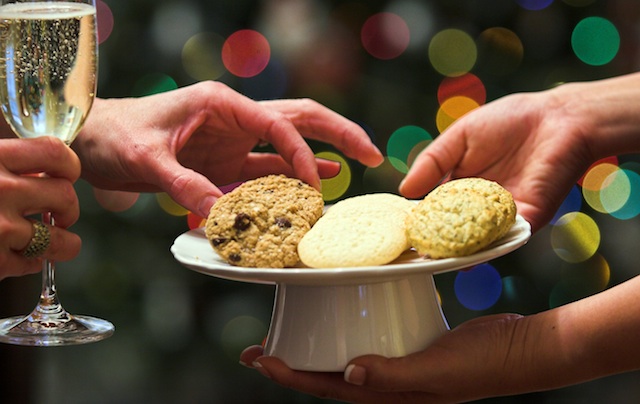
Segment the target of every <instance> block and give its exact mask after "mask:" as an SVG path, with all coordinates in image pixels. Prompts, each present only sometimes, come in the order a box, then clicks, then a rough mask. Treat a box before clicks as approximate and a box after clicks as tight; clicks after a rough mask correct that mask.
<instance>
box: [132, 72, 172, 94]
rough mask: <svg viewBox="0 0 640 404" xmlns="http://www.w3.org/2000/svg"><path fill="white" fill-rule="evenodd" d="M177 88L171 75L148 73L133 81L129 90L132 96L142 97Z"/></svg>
mask: <svg viewBox="0 0 640 404" xmlns="http://www.w3.org/2000/svg"><path fill="white" fill-rule="evenodd" d="M177 88H178V84H177V83H176V81H175V80H174V79H173V78H172V77H171V76H167V75H166V74H163V73H150V74H147V75H145V76H143V77H141V78H139V79H138V80H137V81H136V82H135V84H134V86H133V89H132V90H131V95H133V96H134V97H143V96H147V95H153V94H159V93H164V92H167V91H171V90H175V89H177Z"/></svg>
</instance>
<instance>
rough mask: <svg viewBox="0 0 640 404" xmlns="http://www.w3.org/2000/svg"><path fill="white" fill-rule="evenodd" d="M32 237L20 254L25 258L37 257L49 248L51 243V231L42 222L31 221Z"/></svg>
mask: <svg viewBox="0 0 640 404" xmlns="http://www.w3.org/2000/svg"><path fill="white" fill-rule="evenodd" d="M32 224H33V230H34V231H33V237H31V241H29V244H27V246H26V247H25V249H24V250H22V255H23V256H24V257H26V258H38V257H40V256H41V255H42V254H44V252H45V251H47V248H49V245H50V244H51V231H50V230H49V228H48V227H47V226H46V225H45V224H44V223H42V222H32Z"/></svg>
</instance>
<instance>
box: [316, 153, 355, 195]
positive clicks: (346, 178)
mask: <svg viewBox="0 0 640 404" xmlns="http://www.w3.org/2000/svg"><path fill="white" fill-rule="evenodd" d="M316 157H317V158H320V159H325V160H331V161H337V162H339V163H340V172H339V173H338V175H336V176H335V177H333V178H326V179H322V180H320V181H321V183H322V199H324V200H325V201H327V202H328V201H334V200H336V199H338V198H340V197H341V196H342V195H344V194H345V192H347V190H348V189H349V186H350V185H351V167H349V163H348V162H347V160H345V158H344V157H342V156H341V155H339V154H337V153H333V152H320V153H317V154H316Z"/></svg>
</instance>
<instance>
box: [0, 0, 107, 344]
mask: <svg viewBox="0 0 640 404" xmlns="http://www.w3.org/2000/svg"><path fill="white" fill-rule="evenodd" d="M96 36H97V32H96V10H95V4H94V0H66V1H55V0H44V1H41V0H26V1H25V0H2V5H1V6H0V52H1V53H0V106H1V108H2V112H3V115H4V117H5V119H6V120H7V122H8V123H9V125H10V126H11V128H12V129H13V131H14V132H15V133H16V134H17V135H18V136H19V137H23V138H32V137H40V136H54V137H57V138H59V139H61V140H62V141H63V142H65V143H66V144H67V145H69V144H71V142H72V141H73V139H74V138H75V137H76V135H77V134H78V132H79V131H80V128H81V127H82V125H83V123H84V121H85V119H86V118H87V115H88V114H89V111H90V109H91V105H92V104H93V100H94V98H95V89H96V70H97V39H96ZM42 218H43V222H45V223H47V224H49V225H50V226H54V225H55V220H54V217H53V215H51V214H50V213H48V212H45V213H43V215H42ZM33 226H34V236H33V238H32V240H31V243H30V245H29V246H28V247H27V249H25V250H24V254H25V256H26V257H37V256H38V255H40V254H41V253H42V251H43V250H45V249H46V248H47V247H48V244H49V242H50V239H49V237H50V230H49V227H48V226H46V225H45V224H43V223H41V222H38V221H34V222H33ZM54 272H55V269H54V265H53V262H50V261H47V260H45V261H44V263H43V283H42V293H41V296H40V300H39V302H38V305H37V306H36V308H35V309H34V310H33V311H32V312H31V314H29V315H28V316H26V317H12V318H9V319H4V320H0V341H2V342H8V343H14V344H21V345H44V346H49V345H66V344H77V343H85V342H92V341H97V340H100V339H103V338H106V337H108V336H109V335H111V334H112V333H113V330H114V327H113V325H112V324H111V323H109V322H107V321H105V320H101V319H96V318H93V317H87V316H76V315H70V314H69V313H67V312H66V311H65V310H64V308H63V307H62V306H61V304H60V302H59V300H58V298H57V294H56V286H55V282H54Z"/></svg>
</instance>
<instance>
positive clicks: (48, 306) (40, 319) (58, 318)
mask: <svg viewBox="0 0 640 404" xmlns="http://www.w3.org/2000/svg"><path fill="white" fill-rule="evenodd" d="M42 221H43V222H44V223H48V224H49V225H51V226H55V221H54V219H53V215H52V214H51V213H50V212H47V213H43V214H42ZM31 317H32V320H34V321H36V322H37V323H39V324H40V325H41V326H43V327H55V326H56V325H60V324H62V323H65V322H67V321H69V320H70V319H71V316H69V314H68V313H67V312H66V311H65V310H64V308H63V307H62V305H61V304H60V301H59V300H58V295H57V293H56V285H55V263H54V262H53V261H49V260H44V261H43V262H42V291H41V293H40V300H39V301H38V305H37V306H36V308H35V309H34V310H33V312H32V313H31Z"/></svg>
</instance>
